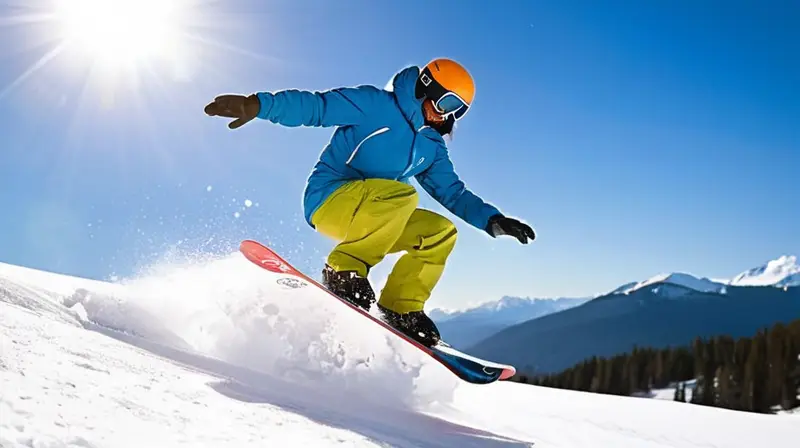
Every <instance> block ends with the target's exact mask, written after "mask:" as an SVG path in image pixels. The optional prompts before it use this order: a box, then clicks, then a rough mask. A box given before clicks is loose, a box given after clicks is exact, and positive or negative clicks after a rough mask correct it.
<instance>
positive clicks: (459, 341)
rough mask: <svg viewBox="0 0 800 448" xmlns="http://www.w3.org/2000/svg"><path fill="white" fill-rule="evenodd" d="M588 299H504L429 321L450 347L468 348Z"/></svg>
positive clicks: (437, 314) (438, 313) (444, 313)
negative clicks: (432, 322)
mask: <svg viewBox="0 0 800 448" xmlns="http://www.w3.org/2000/svg"><path fill="white" fill-rule="evenodd" d="M588 300H589V298H576V299H572V298H558V299H532V298H528V297H524V298H523V297H510V296H505V297H503V298H501V299H500V300H496V301H493V302H487V303H484V304H481V305H478V306H475V307H472V308H469V309H466V310H460V311H449V312H448V311H444V310H441V309H438V308H437V309H433V310H431V312H430V317H431V319H433V321H434V322H436V325H437V327H438V328H439V332H440V333H441V334H442V337H443V338H444V340H445V341H447V343H448V344H450V345H452V346H453V347H456V348H465V347H469V346H471V345H473V344H475V343H477V342H479V341H481V340H483V339H485V338H487V337H489V336H491V335H492V334H494V333H497V332H498V331H500V330H502V329H504V328H507V327H510V326H512V325H516V324H518V323H521V322H525V321H527V320H530V319H535V318H537V317H541V316H545V315H548V314H551V313H555V312H558V311H562V310H565V309H569V308H572V307H574V306H578V305H580V304H582V303H584V302H586V301H588Z"/></svg>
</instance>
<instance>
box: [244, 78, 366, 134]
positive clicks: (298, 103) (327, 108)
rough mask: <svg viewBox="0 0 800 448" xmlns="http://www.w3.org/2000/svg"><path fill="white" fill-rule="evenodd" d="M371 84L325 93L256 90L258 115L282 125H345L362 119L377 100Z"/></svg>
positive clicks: (359, 121)
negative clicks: (259, 106)
mask: <svg viewBox="0 0 800 448" xmlns="http://www.w3.org/2000/svg"><path fill="white" fill-rule="evenodd" d="M379 92H380V91H379V90H378V89H377V88H375V87H373V86H359V87H344V88H339V89H332V90H327V91H324V92H311V91H306V90H294V89H289V90H281V91H277V92H259V93H257V96H258V99H259V101H260V102H261V110H260V111H259V113H258V118H261V119H263V120H269V121H271V122H273V123H276V124H281V125H283V126H289V127H297V126H315V127H330V126H346V125H354V124H358V123H361V122H363V121H364V119H365V118H367V117H368V116H369V115H370V110H371V109H372V108H373V105H374V104H375V103H376V101H377V100H378V96H379Z"/></svg>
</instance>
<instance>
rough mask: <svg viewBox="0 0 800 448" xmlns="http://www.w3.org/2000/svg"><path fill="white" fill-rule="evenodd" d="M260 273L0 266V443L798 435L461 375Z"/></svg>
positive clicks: (759, 420)
mask: <svg viewBox="0 0 800 448" xmlns="http://www.w3.org/2000/svg"><path fill="white" fill-rule="evenodd" d="M274 280H275V277H274V276H272V275H271V274H269V273H266V272H265V271H263V270H260V269H258V267H256V266H253V265H252V264H251V263H249V262H247V261H245V260H244V259H243V257H241V256H239V255H238V254H235V255H232V256H229V257H224V258H222V259H217V260H211V261H201V262H186V263H178V264H169V265H164V266H160V267H158V268H156V269H154V270H153V271H152V272H151V273H150V274H149V275H146V276H143V277H142V278H138V279H133V280H131V281H127V282H124V283H122V284H113V285H112V284H107V283H101V282H92V281H87V280H82V279H74V278H70V277H64V276H57V275H53V274H48V273H41V272H38V271H33V270H28V269H24V268H17V267H14V266H9V265H2V264H0V446H2V447H4V448H5V447H15V448H16V447H23V446H24V447H30V446H36V447H44V446H47V447H49V448H60V447H92V448H101V447H141V446H159V447H174V446H192V447H206V446H208V447H212V446H213V447H249V446H253V447H255V446H259V447H260V446H397V447H451V446H459V447H462V446H463V447H470V446H474V447H478V446H480V447H509V448H510V447H523V446H535V447H536V448H539V447H542V448H554V447H589V446H591V447H615V448H625V447H645V448H648V447H651V448H655V447H696V446H704V447H752V446H787V445H789V444H790V443H791V440H797V439H798V437H800V427H799V426H798V425H797V424H796V423H797V419H796V417H793V416H764V415H755V414H747V413H739V412H731V411H724V410H719V409H713V408H707V407H702V406H693V405H688V404H680V403H672V402H668V401H660V400H645V399H639V398H626V397H613V396H605V395H596V394H588V393H580V392H570V391H563V390H557V389H545V388H539V387H534V386H529V385H523V384H514V383H499V384H493V385H489V386H474V385H469V384H466V383H461V382H458V381H457V380H455V379H454V378H453V376H452V375H451V374H450V373H449V372H447V371H446V370H445V369H444V368H443V367H441V366H440V365H439V364H438V363H435V362H432V361H429V360H427V359H426V358H425V357H424V356H422V355H420V354H419V353H418V352H417V351H416V350H415V349H413V348H410V347H408V346H407V344H404V343H401V341H399V340H397V339H396V338H394V337H393V336H391V335H390V334H388V333H387V332H385V331H383V330H382V329H379V328H376V327H377V326H374V325H371V324H369V323H368V322H366V321H365V320H364V319H363V318H360V317H359V316H357V315H356V313H353V312H352V311H350V310H349V309H347V308H346V307H344V306H342V305H341V304H338V303H335V302H334V301H331V300H330V299H329V298H327V297H325V296H324V295H322V294H319V293H315V292H314V291H308V290H293V289H283V288H282V287H281V286H279V285H278V284H276V283H275V281H274ZM68 306H69V308H68ZM107 327H114V328H118V329H124V332H119V331H114V330H111V329H109V328H107ZM534 443H535V445H532V444H534Z"/></svg>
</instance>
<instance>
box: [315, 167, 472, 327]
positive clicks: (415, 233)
mask: <svg viewBox="0 0 800 448" xmlns="http://www.w3.org/2000/svg"><path fill="white" fill-rule="evenodd" d="M418 201H419V197H418V196H417V191H416V189H415V188H414V187H413V186H412V185H409V184H405V183H402V182H397V181H394V180H387V179H366V180H356V181H351V182H349V183H347V184H345V185H343V186H341V187H339V189H337V190H336V191H334V192H333V193H332V194H331V195H330V197H328V199H327V200H326V201H325V202H324V203H323V204H322V205H321V206H320V207H319V208H318V209H317V211H316V212H315V213H314V215H313V216H312V217H311V223H312V224H313V225H314V227H315V228H316V229H317V230H318V231H319V232H320V233H322V234H324V235H326V236H328V237H330V238H333V239H334V240H335V241H338V244H337V245H336V247H335V248H334V249H333V250H332V251H331V253H330V254H329V255H328V259H327V263H328V265H330V266H331V267H332V268H333V269H335V270H337V271H350V270H353V271H356V272H358V274H359V275H361V276H363V277H366V276H367V272H368V270H369V269H370V268H371V267H372V266H375V265H376V264H378V263H379V262H380V261H381V260H383V258H384V257H385V256H386V255H387V254H390V253H399V252H403V251H405V252H406V253H405V254H404V255H403V256H402V257H400V259H399V260H398V261H397V263H396V264H395V266H394V268H393V269H392V272H391V274H390V275H389V278H388V279H387V281H386V286H385V287H384V289H383V291H381V294H380V298H379V303H380V304H381V305H382V306H385V307H386V308H389V309H390V310H392V311H394V312H396V313H408V312H412V311H422V309H423V306H424V305H425V301H426V300H428V298H429V297H430V295H431V291H432V290H433V287H434V286H435V285H436V283H437V282H438V281H439V278H440V277H441V275H442V272H443V270H444V265H445V261H446V260H447V257H448V256H449V255H450V252H451V251H452V250H453V247H454V246H455V243H456V233H457V232H456V227H455V225H453V223H452V222H451V221H450V220H449V219H447V218H445V217H444V216H441V215H439V214H437V213H434V212H432V211H430V210H425V209H421V208H417V203H418Z"/></svg>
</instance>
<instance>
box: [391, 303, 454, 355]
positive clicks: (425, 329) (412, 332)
mask: <svg viewBox="0 0 800 448" xmlns="http://www.w3.org/2000/svg"><path fill="white" fill-rule="evenodd" d="M378 310H379V311H380V312H381V319H382V320H383V321H384V322H386V323H387V324H389V325H391V326H392V327H394V328H395V329H396V330H398V331H400V332H401V333H403V334H405V335H406V336H408V337H409V338H411V339H413V340H415V341H417V342H419V343H420V344H422V345H424V346H426V347H433V346H434V345H436V344H437V343H438V342H439V341H440V340H441V335H440V334H439V329H438V328H436V324H435V323H433V321H432V320H431V318H430V317H428V316H427V315H425V312H424V311H412V312H410V313H405V314H400V313H396V312H394V311H392V310H390V309H388V308H386V307H384V306H383V305H381V304H380V303H378Z"/></svg>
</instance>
